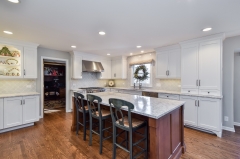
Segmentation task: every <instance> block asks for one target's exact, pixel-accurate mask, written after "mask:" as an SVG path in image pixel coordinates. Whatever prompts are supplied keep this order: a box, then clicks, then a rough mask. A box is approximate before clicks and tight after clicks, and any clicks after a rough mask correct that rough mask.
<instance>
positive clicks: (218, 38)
mask: <svg viewBox="0 0 240 159" xmlns="http://www.w3.org/2000/svg"><path fill="white" fill-rule="evenodd" d="M223 39H224V35H222V34H218V35H213V36H209V37H204V38H200V39H194V40H190V41H186V42H183V43H181V47H182V52H181V92H182V93H188V94H199V95H209V96H221V95H222V88H221V83H222V41H223Z"/></svg>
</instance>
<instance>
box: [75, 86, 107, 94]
mask: <svg viewBox="0 0 240 159" xmlns="http://www.w3.org/2000/svg"><path fill="white" fill-rule="evenodd" d="M80 89H85V90H86V93H97V92H105V88H102V87H86V88H80Z"/></svg>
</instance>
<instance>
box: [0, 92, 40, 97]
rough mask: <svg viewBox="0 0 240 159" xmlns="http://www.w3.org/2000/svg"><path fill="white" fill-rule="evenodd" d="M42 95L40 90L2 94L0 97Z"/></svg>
mask: <svg viewBox="0 0 240 159" xmlns="http://www.w3.org/2000/svg"><path fill="white" fill-rule="evenodd" d="M33 95H40V93H38V92H25V93H11V94H0V98H7V97H20V96H33Z"/></svg>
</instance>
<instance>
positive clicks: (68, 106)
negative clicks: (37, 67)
mask: <svg viewBox="0 0 240 159" xmlns="http://www.w3.org/2000/svg"><path fill="white" fill-rule="evenodd" d="M44 59H47V60H54V61H63V62H66V69H65V70H66V76H65V77H66V107H65V108H66V112H71V107H70V102H69V98H68V97H69V83H70V81H69V65H68V59H61V58H54V57H46V56H41V75H40V78H41V88H40V89H41V94H40V96H41V104H40V109H41V115H40V118H43V107H44V106H43V104H44V102H43V94H44V92H43V81H44V77H43V60H44Z"/></svg>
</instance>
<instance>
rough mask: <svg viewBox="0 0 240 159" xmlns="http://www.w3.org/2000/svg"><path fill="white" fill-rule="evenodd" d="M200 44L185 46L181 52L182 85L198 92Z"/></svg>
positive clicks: (183, 87)
mask: <svg viewBox="0 0 240 159" xmlns="http://www.w3.org/2000/svg"><path fill="white" fill-rule="evenodd" d="M197 80H198V45H196V46H191V47H188V48H183V49H182V52H181V87H182V89H191V90H192V91H190V92H189V93H190V94H191V92H198V86H197Z"/></svg>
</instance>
